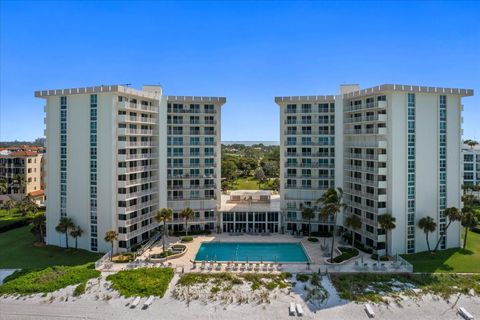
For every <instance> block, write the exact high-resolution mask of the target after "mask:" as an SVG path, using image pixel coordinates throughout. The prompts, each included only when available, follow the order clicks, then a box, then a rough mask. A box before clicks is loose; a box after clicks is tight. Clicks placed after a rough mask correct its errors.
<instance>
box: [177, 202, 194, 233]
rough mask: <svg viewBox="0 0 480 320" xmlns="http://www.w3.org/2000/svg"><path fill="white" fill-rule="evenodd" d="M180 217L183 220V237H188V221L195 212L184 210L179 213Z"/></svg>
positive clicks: (188, 209)
mask: <svg viewBox="0 0 480 320" xmlns="http://www.w3.org/2000/svg"><path fill="white" fill-rule="evenodd" d="M180 216H181V217H182V218H184V219H185V236H187V235H188V220H190V219H193V217H194V216H195V212H193V210H192V209H190V208H185V209H183V210H182V211H181V212H180Z"/></svg>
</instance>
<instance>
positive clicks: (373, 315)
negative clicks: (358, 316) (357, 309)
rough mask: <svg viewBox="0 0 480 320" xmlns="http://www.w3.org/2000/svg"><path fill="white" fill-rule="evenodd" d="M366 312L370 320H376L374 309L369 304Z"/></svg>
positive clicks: (366, 305) (366, 306)
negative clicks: (372, 319)
mask: <svg viewBox="0 0 480 320" xmlns="http://www.w3.org/2000/svg"><path fill="white" fill-rule="evenodd" d="M365 312H366V313H367V315H368V317H369V318H375V312H373V308H372V306H371V305H370V304H369V303H365Z"/></svg>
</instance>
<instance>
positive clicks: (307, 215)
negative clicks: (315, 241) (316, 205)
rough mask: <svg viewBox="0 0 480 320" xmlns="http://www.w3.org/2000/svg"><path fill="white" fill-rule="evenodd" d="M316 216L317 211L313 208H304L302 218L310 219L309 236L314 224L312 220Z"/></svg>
mask: <svg viewBox="0 0 480 320" xmlns="http://www.w3.org/2000/svg"><path fill="white" fill-rule="evenodd" d="M313 218H315V211H313V209H312V208H308V207H307V208H303V211H302V219H303V220H308V236H309V237H310V234H311V233H312V224H311V220H312V219H313Z"/></svg>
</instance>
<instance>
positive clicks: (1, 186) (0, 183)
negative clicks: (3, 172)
mask: <svg viewBox="0 0 480 320" xmlns="http://www.w3.org/2000/svg"><path fill="white" fill-rule="evenodd" d="M7 190H8V185H7V181H6V180H5V179H0V194H5V193H7Z"/></svg>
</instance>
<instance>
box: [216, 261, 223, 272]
mask: <svg viewBox="0 0 480 320" xmlns="http://www.w3.org/2000/svg"><path fill="white" fill-rule="evenodd" d="M215 270H217V271H220V270H222V264H221V263H219V264H217V267H216V268H215Z"/></svg>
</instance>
